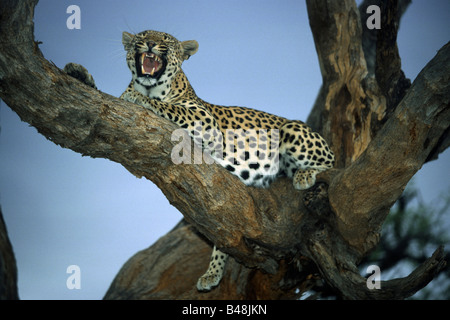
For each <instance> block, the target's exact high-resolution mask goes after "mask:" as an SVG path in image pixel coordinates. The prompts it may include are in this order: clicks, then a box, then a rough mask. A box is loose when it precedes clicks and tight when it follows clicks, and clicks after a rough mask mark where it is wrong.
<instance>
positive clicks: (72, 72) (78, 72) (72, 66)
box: [64, 62, 97, 89]
mask: <svg viewBox="0 0 450 320" xmlns="http://www.w3.org/2000/svg"><path fill="white" fill-rule="evenodd" d="M64 72H65V73H67V74H68V75H69V76H71V77H73V78H75V79H78V80H80V81H81V82H83V83H84V84H86V85H88V86H90V87H92V88H94V89H97V86H96V85H95V81H94V78H93V77H92V75H91V74H90V73H89V72H88V71H87V69H86V68H85V67H83V66H82V65H81V64H77V63H73V62H69V63H68V64H66V65H65V66H64Z"/></svg>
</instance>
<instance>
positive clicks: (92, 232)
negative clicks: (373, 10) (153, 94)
mask: <svg viewBox="0 0 450 320" xmlns="http://www.w3.org/2000/svg"><path fill="white" fill-rule="evenodd" d="M70 5H78V6H79V8H80V12H81V23H80V26H81V29H68V28H67V24H66V22H67V19H68V18H69V17H70V15H71V14H68V13H66V10H67V8H68V7H69V6H70ZM449 12H450V1H448V0H439V1H438V0H432V1H429V0H428V1H425V0H416V1H413V3H412V5H411V6H410V7H409V8H408V10H407V12H406V14H405V15H404V18H403V20H402V22H401V27H400V31H399V35H398V46H399V51H400V56H401V58H402V67H403V70H404V71H405V74H406V76H407V77H408V78H410V79H412V80H413V79H414V78H415V77H416V76H417V74H418V73H419V72H420V70H421V69H422V68H423V67H424V66H425V64H426V63H427V62H428V61H429V60H430V59H432V58H433V57H434V55H435V54H436V52H437V50H439V48H441V47H442V46H443V45H444V44H445V43H447V42H448V41H449V40H450V31H449V30H450V23H449V21H450V19H449V16H448V14H449ZM34 22H35V40H37V41H42V42H43V43H42V44H41V45H40V48H41V50H42V52H43V54H44V56H45V58H46V59H48V60H51V61H52V62H53V63H55V64H56V65H57V66H58V67H60V68H63V67H64V65H65V64H66V63H68V62H76V63H80V64H82V65H84V66H85V67H86V68H87V69H88V70H89V72H90V73H91V74H92V75H93V76H94V79H95V81H96V84H97V87H98V89H99V90H102V91H104V92H106V93H109V94H111V95H114V96H119V95H120V94H121V93H122V92H123V91H124V90H125V88H126V87H127V85H128V83H129V81H130V79H131V75H130V71H129V70H128V68H127V66H126V62H125V53H124V50H123V46H122V44H121V36H122V32H123V31H128V32H132V33H137V32H140V31H143V30H148V29H153V30H158V31H164V32H167V33H170V34H172V35H174V36H175V37H177V38H178V39H179V40H192V39H195V40H197V41H198V42H199V45H200V46H199V50H198V52H197V53H196V54H195V55H194V56H192V57H191V58H190V59H189V60H188V61H186V62H185V63H184V65H183V69H184V71H185V73H186V74H187V76H188V78H189V81H190V82H191V84H192V85H193V87H194V88H195V90H196V93H197V94H198V95H199V96H200V97H201V98H203V99H204V100H206V101H208V102H211V103H217V104H222V105H240V106H247V107H253V108H257V109H260V110H263V111H267V112H271V113H275V114H277V115H280V116H284V117H287V118H291V119H300V120H306V118H307V116H308V114H309V112H310V111H311V108H312V105H313V104H314V101H315V99H316V95H317V93H318V90H319V88H320V85H321V75H320V70H319V64H318V60H317V55H316V52H315V47H314V41H313V38H312V34H311V31H310V27H309V21H308V17H307V12H306V5H305V3H304V2H302V1H298V0H281V1H280V0H264V1H262V0H260V1H257V0H245V1H242V0H227V1H211V0H191V1H186V0H183V1H174V0H165V1H153V0H150V1H149V0H147V1H117V0H108V1H106V0H101V1H100V0H98V1H77V0H70V1H66V0H58V1H56V0H55V1H49V0H47V1H40V2H39V3H38V5H37V7H36V10H35V19H34ZM0 128H1V132H0V205H1V207H2V211H3V215H4V219H5V222H6V225H7V228H8V233H9V236H10V240H11V242H12V245H13V248H14V253H15V255H16V260H17V266H18V278H19V280H18V281H19V296H20V298H21V299H64V300H65V299H94V300H95V299H102V297H103V296H104V294H105V293H106V291H107V289H108V287H109V285H110V284H111V282H112V280H113V278H114V276H115V275H116V274H117V272H118V271H119V270H120V268H121V266H122V265H123V264H124V263H125V262H126V261H127V260H128V259H129V258H130V257H131V256H132V255H134V254H135V253H136V252H138V251H139V250H143V249H145V248H147V247H149V246H151V245H152V244H153V243H154V242H155V241H156V240H157V239H158V238H160V237H161V236H163V235H164V234H166V233H167V232H168V231H170V229H172V228H173V227H174V226H175V224H176V223H177V222H178V221H179V220H181V219H182V215H181V213H179V212H178V211H177V209H176V208H174V207H172V206H171V205H170V204H169V203H168V201H167V199H166V198H165V197H164V195H163V194H162V193H161V191H160V190H159V189H158V188H157V187H156V186H155V185H154V184H153V183H152V182H151V181H148V180H145V179H138V178H136V177H135V176H133V175H132V174H130V173H129V172H128V171H127V170H126V169H124V168H123V167H122V166H121V165H120V164H117V163H114V162H111V161H109V160H106V159H92V158H89V157H82V156H81V155H80V154H77V153H75V152H73V151H71V150H68V149H63V148H61V147H59V146H57V145H55V144H53V143H52V142H50V141H49V140H47V139H46V138H45V137H43V136H42V135H40V134H38V133H37V131H36V129H34V128H33V127H30V126H29V125H28V124H27V123H25V122H22V121H20V119H19V117H18V116H17V115H16V114H15V113H14V112H13V111H12V110H11V109H10V108H9V107H8V106H7V105H5V103H4V102H1V103H0ZM449 161H450V152H449V150H447V151H446V152H445V153H443V154H441V156H440V158H439V159H438V160H436V161H433V162H430V163H427V164H425V165H424V166H423V168H422V169H421V170H420V171H419V173H418V174H417V175H416V176H415V177H414V179H413V181H414V184H415V186H416V187H418V188H419V190H420V194H421V197H422V199H423V200H424V201H425V202H427V203H432V202H433V201H436V200H437V199H438V197H439V195H442V194H448V193H449V191H450V182H449V181H450V179H449V177H450V169H449V165H448V164H449ZM72 265H76V266H78V267H79V270H80V277H79V280H80V285H81V286H80V288H72V289H71V288H69V287H71V286H68V285H67V282H68V280H70V279H71V278H70V277H71V276H72V275H73V274H72V273H70V272H69V273H67V269H68V267H70V266H72ZM206 267H207V265H205V268H206Z"/></svg>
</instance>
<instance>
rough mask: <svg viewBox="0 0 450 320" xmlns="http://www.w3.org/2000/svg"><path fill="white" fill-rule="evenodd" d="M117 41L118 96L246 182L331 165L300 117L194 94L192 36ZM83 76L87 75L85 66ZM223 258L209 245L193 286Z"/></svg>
mask: <svg viewBox="0 0 450 320" xmlns="http://www.w3.org/2000/svg"><path fill="white" fill-rule="evenodd" d="M122 44H123V46H124V49H125V51H126V62H127V65H128V68H129V69H130V71H131V81H130V83H129V85H128V87H127V88H126V90H125V91H124V92H123V93H122V95H121V96H120V98H121V99H124V100H126V101H129V102H132V103H136V104H138V105H140V106H142V107H143V108H145V109H148V110H149V111H151V112H153V113H155V114H157V115H158V116H161V117H163V118H165V119H167V120H169V121H171V122H173V123H175V124H176V125H177V126H178V127H180V128H182V129H184V130H186V131H187V133H188V135H189V136H190V137H191V138H192V140H193V141H194V143H195V144H197V145H198V146H199V147H201V148H202V149H203V150H204V151H205V152H206V153H207V154H208V155H210V156H211V158H212V159H213V160H214V161H215V162H217V163H218V164H219V165H221V166H222V167H224V168H225V169H226V170H228V172H230V173H231V174H233V175H235V176H237V177H238V178H239V180H240V181H241V182H242V183H244V184H245V185H246V186H251V187H256V188H267V187H269V186H270V184H271V183H272V182H273V181H274V180H275V179H277V178H278V177H280V176H287V177H289V178H292V181H293V186H294V188H295V189H297V190H307V189H309V188H311V187H312V186H314V185H315V183H316V176H317V174H319V173H320V172H323V171H325V170H328V169H331V168H333V166H334V163H335V158H334V153H333V151H332V150H331V149H330V147H329V146H328V144H327V142H326V141H325V139H324V138H323V137H322V136H321V135H320V134H319V133H317V132H314V131H313V130H312V129H311V128H310V127H309V126H308V125H307V124H305V123H304V122H302V121H300V120H288V119H286V118H284V117H281V116H276V115H273V114H271V113H268V112H264V111H260V110H257V109H253V108H248V107H240V106H222V105H216V104H211V103H209V102H206V101H204V100H203V99H201V98H200V97H198V96H197V94H196V93H195V91H194V89H193V87H192V86H191V84H190V82H189V81H188V78H187V76H186V74H185V73H184V71H183V70H182V68H181V66H182V63H184V61H186V60H188V59H189V58H190V57H191V56H192V55H194V54H195V53H196V52H197V51H198V48H199V44H198V42H197V41H196V40H187V41H179V40H178V39H176V38H175V37H174V36H172V35H170V34H168V33H165V32H160V31H155V30H146V31H143V32H140V33H136V34H132V33H129V32H126V31H125V32H123V33H122ZM66 67H67V68H65V71H66V72H68V73H69V74H71V75H74V73H84V74H86V73H87V70H85V69H84V70H81V71H80V68H78V67H77V65H76V64H69V65H67V66H66ZM81 68H82V67H81ZM83 77H84V78H85V79H91V78H92V77H91V76H90V75H89V74H88V73H87V75H85V76H83ZM78 78H79V77H78ZM91 83H92V81H91ZM227 259H228V254H227V253H225V252H223V251H221V250H220V249H219V248H217V247H216V246H215V245H214V246H213V251H212V255H211V258H210V262H209V265H208V268H207V270H206V272H205V273H204V274H203V275H202V276H200V278H199V279H198V281H197V284H196V287H197V290H198V291H201V292H207V291H210V290H212V289H213V288H215V287H217V286H218V285H219V283H220V281H221V279H222V278H223V275H224V270H225V265H226V262H227Z"/></svg>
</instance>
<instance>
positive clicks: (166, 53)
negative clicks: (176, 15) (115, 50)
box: [122, 30, 198, 88]
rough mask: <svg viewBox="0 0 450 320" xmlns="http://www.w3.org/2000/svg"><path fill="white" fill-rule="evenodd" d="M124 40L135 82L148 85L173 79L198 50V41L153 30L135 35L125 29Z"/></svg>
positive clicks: (152, 85)
mask: <svg viewBox="0 0 450 320" xmlns="http://www.w3.org/2000/svg"><path fill="white" fill-rule="evenodd" d="M122 43H123V46H124V48H125V50H126V52H127V64H128V67H129V68H130V70H131V73H132V77H133V81H135V82H137V83H139V84H140V85H142V86H145V87H147V88H151V87H154V86H156V85H157V84H159V83H168V82H171V81H172V79H173V78H174V77H175V75H176V73H177V72H178V71H179V70H180V69H181V64H182V63H183V61H184V60H187V59H189V57H190V56H191V55H193V54H194V53H196V52H197V50H198V43H197V41H195V40H190V41H178V40H177V39H176V38H175V37H173V36H171V35H170V34H167V33H164V32H159V31H153V30H147V31H143V32H140V33H138V34H135V35H133V34H131V33H128V32H123V34H122Z"/></svg>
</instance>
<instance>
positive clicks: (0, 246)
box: [0, 208, 19, 300]
mask: <svg viewBox="0 0 450 320" xmlns="http://www.w3.org/2000/svg"><path fill="white" fill-rule="evenodd" d="M17 299H19V293H18V291H17V266H16V258H15V257H14V252H13V249H12V246H11V242H10V241H9V238H8V231H7V230H6V224H5V221H4V220H3V214H2V210H1V208H0V300H17Z"/></svg>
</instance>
